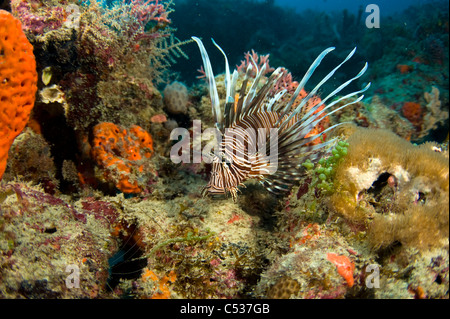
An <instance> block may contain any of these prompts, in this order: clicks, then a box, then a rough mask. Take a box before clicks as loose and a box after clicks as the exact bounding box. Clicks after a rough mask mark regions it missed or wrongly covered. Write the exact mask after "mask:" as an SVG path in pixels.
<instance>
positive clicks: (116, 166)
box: [91, 122, 153, 193]
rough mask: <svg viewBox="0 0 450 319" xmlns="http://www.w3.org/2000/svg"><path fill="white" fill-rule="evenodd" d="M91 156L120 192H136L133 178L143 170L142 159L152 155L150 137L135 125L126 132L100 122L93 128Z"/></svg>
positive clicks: (137, 188) (135, 181)
mask: <svg viewBox="0 0 450 319" xmlns="http://www.w3.org/2000/svg"><path fill="white" fill-rule="evenodd" d="M92 144H93V145H92V149H91V155H92V157H93V159H94V160H95V161H96V162H97V164H98V165H99V166H101V167H102V168H104V169H105V178H106V179H107V180H110V181H111V180H112V181H114V182H115V185H116V187H117V188H118V189H120V190H121V191H122V192H124V193H139V192H141V187H140V186H139V183H138V181H137V179H138V175H139V174H140V173H142V171H143V162H142V160H143V159H145V158H150V157H151V156H152V155H153V140H152V137H151V136H150V134H149V133H147V132H146V131H145V130H144V129H142V128H141V127H139V126H137V125H133V126H132V127H131V128H130V129H129V130H128V131H127V130H126V129H124V128H122V127H120V126H118V125H115V124H113V123H108V122H103V123H100V124H97V125H96V126H95V127H94V138H93V143H92Z"/></svg>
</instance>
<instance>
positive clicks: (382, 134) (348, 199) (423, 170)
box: [330, 127, 449, 248]
mask: <svg viewBox="0 0 450 319" xmlns="http://www.w3.org/2000/svg"><path fill="white" fill-rule="evenodd" d="M341 131H342V132H344V134H345V135H350V137H349V138H348V143H349V147H348V154H347V156H346V157H345V158H344V160H343V162H342V163H341V164H340V165H339V166H338V167H337V169H336V175H335V189H336V192H335V193H334V194H333V195H332V196H331V198H330V203H331V205H332V207H333V208H334V209H335V210H336V211H337V212H338V213H340V214H341V215H342V216H344V217H345V218H346V219H347V220H350V221H352V222H356V223H362V224H366V225H368V226H369V238H370V240H371V243H372V245H373V246H374V247H382V246H386V245H389V244H391V243H392V242H394V241H399V242H401V243H402V244H404V245H406V246H408V245H410V246H415V247H422V248H425V247H430V246H434V245H438V244H439V242H440V240H443V239H445V238H447V239H448V234H449V230H448V221H449V209H448V203H449V179H448V178H449V163H448V159H447V158H446V157H445V156H444V155H443V154H441V153H440V152H439V148H436V147H432V145H431V144H429V143H426V144H423V145H420V146H415V145H413V144H411V143H409V142H407V141H405V140H403V139H401V138H400V137H398V136H396V135H395V134H393V133H391V132H389V131H385V130H375V129H363V128H354V127H353V128H352V127H350V128H349V127H346V128H344V129H343V130H341ZM382 174H384V175H389V176H392V179H393V180H395V184H396V185H395V190H393V193H392V198H390V199H389V206H387V207H388V209H386V211H384V212H383V213H382V214H380V213H379V211H377V210H376V207H377V205H380V203H381V204H382V205H383V204H385V203H383V202H381V201H380V203H377V202H374V200H373V198H370V196H369V194H368V193H369V192H368V189H369V188H371V187H372V186H373V185H374V182H376V181H377V180H378V179H379V178H380V176H381V175H382ZM386 187H390V186H386ZM383 201H385V199H383ZM372 219H373V220H372ZM370 220H372V221H370Z"/></svg>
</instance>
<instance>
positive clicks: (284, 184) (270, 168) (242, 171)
mask: <svg viewBox="0 0 450 319" xmlns="http://www.w3.org/2000/svg"><path fill="white" fill-rule="evenodd" d="M192 39H193V40H195V41H196V42H197V44H198V46H199V49H200V53H201V56H202V60H203V65H204V70H205V74H206V78H207V81H208V85H209V93H210V98H211V103H212V112H213V116H214V119H215V122H216V146H215V149H214V154H212V155H211V156H212V171H211V178H210V181H209V183H208V185H207V186H206V188H205V193H209V194H211V195H219V194H220V195H223V194H225V195H226V194H228V193H230V194H231V195H232V197H233V199H236V197H237V192H238V187H240V186H244V185H243V182H244V181H246V180H247V179H250V178H256V179H258V180H259V181H260V182H261V183H262V184H263V186H264V187H265V188H266V189H267V190H269V191H271V192H273V193H281V192H286V191H289V190H290V187H291V186H292V185H293V184H294V183H295V181H297V180H299V179H300V178H301V176H303V174H304V172H303V169H302V163H303V162H304V161H306V160H307V159H310V160H311V161H314V160H315V159H316V158H317V157H318V154H319V151H320V150H321V149H323V148H324V147H325V146H327V145H329V144H331V143H334V142H335V140H334V139H332V140H329V141H327V142H323V143H319V144H315V145H314V144H313V143H311V142H312V141H313V140H315V139H317V138H318V137H320V136H321V135H323V134H325V133H326V132H328V131H330V130H332V129H333V128H335V127H336V126H337V125H339V124H336V125H333V126H331V127H329V128H327V129H326V130H324V131H322V132H321V133H319V134H317V135H313V136H310V134H309V133H310V132H311V131H312V130H313V128H314V127H315V126H316V125H317V124H318V123H319V122H320V121H321V120H322V119H323V117H324V115H326V114H327V115H330V114H332V113H334V112H336V111H338V110H340V109H342V108H344V107H346V106H348V105H350V104H353V103H356V102H359V101H360V100H362V98H363V97H364V95H360V96H359V97H358V98H356V99H355V98H353V99H351V101H349V102H348V103H345V100H347V99H349V98H351V97H354V96H357V95H359V94H360V93H362V92H364V91H366V90H367V89H368V88H369V86H370V83H369V84H367V85H366V86H365V87H364V88H363V89H362V90H360V91H356V92H352V93H349V94H347V95H345V96H342V97H339V98H337V99H335V100H334V101H332V102H330V103H329V104H327V105H325V103H326V102H328V101H329V100H330V99H331V98H332V97H334V96H336V94H337V93H339V92H340V91H341V90H342V89H344V88H345V87H346V86H348V85H349V84H350V83H351V82H353V81H354V80H356V79H358V78H359V77H360V76H362V75H363V74H364V72H365V71H366V69H367V63H366V64H365V65H364V67H363V68H362V70H361V71H360V72H359V73H358V74H357V75H356V76H354V77H353V78H351V79H349V80H348V81H346V82H345V83H343V84H341V85H340V86H339V87H338V88H336V89H335V90H334V91H333V92H331V93H330V94H328V95H327V96H326V97H325V98H323V99H322V100H320V101H319V103H316V104H315V105H314V104H313V106H312V107H309V109H308V106H311V105H310V104H311V103H310V102H311V101H312V100H313V99H314V98H315V94H316V92H317V91H318V90H319V89H320V88H321V86H322V85H323V84H324V83H325V82H326V81H327V80H328V79H329V78H330V77H332V76H333V74H334V73H335V72H336V71H337V70H338V69H339V67H340V66H341V65H342V64H344V63H345V62H346V61H347V60H349V59H350V58H351V57H352V56H353V54H354V52H355V50H356V48H355V49H353V50H352V51H351V52H350V53H349V54H348V56H347V57H346V58H345V59H344V61H343V62H342V63H340V64H339V65H338V66H337V67H335V68H334V69H333V70H332V71H331V72H329V73H328V75H327V76H325V77H324V78H323V79H322V80H321V81H320V82H319V83H318V84H317V85H316V86H315V87H314V89H313V90H312V91H311V92H309V94H307V95H306V97H304V98H303V99H302V100H301V102H300V103H299V104H298V105H296V104H295V101H296V99H297V97H298V96H299V94H300V92H301V91H302V90H303V88H304V86H305V84H306V83H307V81H308V80H309V78H310V77H311V75H312V74H313V72H314V70H315V69H316V68H317V66H318V65H319V64H320V63H321V61H322V59H323V58H324V57H325V56H326V55H327V54H328V53H329V52H330V51H332V50H334V48H328V49H326V50H324V51H323V52H322V53H321V54H320V55H319V56H318V57H317V58H316V60H315V61H314V62H313V63H312V64H311V66H310V67H309V69H308V71H307V72H306V74H305V76H304V77H303V79H302V80H301V81H300V82H299V84H298V86H297V88H296V90H295V92H294V93H293V94H292V95H291V96H289V94H286V93H287V90H286V89H278V87H279V85H278V83H279V82H280V80H281V79H282V77H283V76H284V75H285V71H284V69H283V68H278V69H276V70H275V71H274V72H273V73H272V74H271V75H270V77H269V78H268V79H267V81H266V82H265V83H264V84H263V85H262V86H261V85H259V84H260V82H262V81H261V79H262V75H263V74H264V72H265V67H266V66H265V65H263V66H262V67H261V68H259V69H258V66H257V65H256V63H252V64H249V66H248V68H247V70H246V74H245V76H244V79H243V82H242V85H241V87H240V88H237V85H236V83H237V79H238V72H237V70H234V72H233V74H230V68H229V65H228V60H227V57H226V55H225V53H224V52H223V50H222V49H221V48H220V47H219V46H218V45H217V44H216V43H215V42H214V40H213V43H214V45H215V46H216V47H217V48H218V49H219V50H220V51H221V52H222V54H223V55H224V57H225V88H226V99H225V105H224V106H221V105H220V102H219V97H218V93H217V87H216V83H215V79H214V74H213V72H212V68H211V63H210V60H209V57H208V54H207V52H206V49H205V47H204V46H203V43H202V41H201V40H200V39H199V38H197V37H192ZM253 68H256V70H253ZM255 71H256V72H255ZM252 72H253V74H256V75H255V77H254V78H252V77H251V76H250V74H251V73H252ZM259 86H260V88H259V89H258V87H259ZM248 87H249V89H248V90H247V88H248ZM286 96H287V97H288V98H284V97H286ZM235 97H236V98H235ZM342 101H343V103H344V105H342V106H339V107H338V108H336V109H334V110H332V111H330V112H328V113H325V111H327V110H330V109H331V108H332V107H333V106H334V105H336V104H338V103H340V104H342V103H341V102H342Z"/></svg>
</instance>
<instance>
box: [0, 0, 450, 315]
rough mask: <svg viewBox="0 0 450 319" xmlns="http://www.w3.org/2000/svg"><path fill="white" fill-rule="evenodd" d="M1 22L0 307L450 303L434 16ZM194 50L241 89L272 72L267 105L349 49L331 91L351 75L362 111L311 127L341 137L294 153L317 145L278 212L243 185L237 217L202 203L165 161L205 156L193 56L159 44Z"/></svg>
mask: <svg viewBox="0 0 450 319" xmlns="http://www.w3.org/2000/svg"><path fill="white" fill-rule="evenodd" d="M0 7H1V8H2V9H6V10H9V11H10V12H11V14H12V16H14V17H15V18H12V16H11V14H9V13H7V12H5V11H2V10H0V122H1V123H0V124H1V125H0V126H1V129H0V150H1V152H0V176H1V175H3V176H2V180H1V183H0V298H1V299H3V298H34V299H37V298H108V299H110V298H152V299H175V298H211V299H217V298H226V299H230V298H250V299H256V298H264V299H267V298H269V299H288V298H291V299H298V298H405V299H412V298H417V299H423V298H433V299H441V298H446V299H448V298H449V294H448V287H449V274H448V271H449V240H448V239H449V224H448V223H449V208H448V207H449V179H448V178H449V176H448V174H449V164H448V159H449V155H448V127H449V124H448V116H449V114H448V100H449V93H448V78H449V77H448V48H449V45H448V3H444V2H442V1H438V2H436V4H424V5H420V6H413V7H411V8H410V9H406V10H404V11H403V12H399V13H398V14H395V15H393V16H391V17H387V16H384V15H383V16H382V21H381V23H382V25H383V27H382V28H379V29H369V28H365V27H364V26H363V20H364V19H363V15H364V12H363V10H362V9H360V10H359V11H358V12H355V13H354V14H352V13H351V12H349V11H346V10H343V11H340V12H334V13H332V12H328V11H327V12H319V11H314V10H307V11H302V12H295V11H294V10H289V9H287V8H282V7H279V6H277V5H276V4H275V3H274V2H273V1H251V0H239V1H238V0H232V1H228V0H227V1H225V0H215V1H209V0H208V1H207V0H196V1H194V0H184V1H180V2H177V3H176V7H175V8H176V11H174V9H173V8H174V6H173V1H164V0H159V1H155V0H127V1H124V0H89V1H75V0H65V1H61V0H49V1H38V0H12V1H6V4H5V1H3V2H1V4H0ZM230 16H232V17H233V19H231V20H230V19H229V17H230ZM336 17H338V18H336ZM311 20H314V21H316V23H314V24H311V23H310V21H311ZM19 21H20V22H19ZM211 21H214V23H211ZM205 25H208V28H206V29H205V27H204V26H205ZM224 25H226V26H227V27H226V28H224ZM21 29H22V30H23V32H22V31H21ZM243 30H245V32H243ZM299 30H300V31H299ZM212 34H214V39H215V41H216V42H217V43H219V44H220V45H221V47H223V48H224V49H225V48H226V51H227V58H228V60H229V62H230V64H231V65H236V66H237V67H238V69H239V71H240V72H239V74H238V78H237V80H236V81H237V86H240V85H241V84H242V83H243V81H244V77H245V75H244V72H242V71H243V70H245V68H246V67H247V66H248V65H250V64H255V65H258V67H261V66H262V65H266V72H267V73H266V74H265V75H264V76H262V78H261V81H260V82H259V83H258V86H259V87H261V86H263V85H264V84H265V83H266V81H267V77H268V76H270V71H271V70H272V69H273V68H272V67H276V66H279V65H282V66H284V67H285V68H284V69H283V76H282V77H281V79H280V81H279V83H277V85H276V89H277V90H279V89H285V90H286V91H287V92H286V94H285V96H284V97H283V98H289V97H290V96H292V94H293V92H294V91H295V89H296V88H297V87H298V85H299V83H298V82H296V81H295V79H298V78H299V77H300V76H302V75H303V74H304V73H305V71H306V69H305V68H306V67H307V63H303V62H305V61H311V60H312V59H313V57H315V56H316V55H317V53H318V52H320V51H321V50H323V49H324V48H325V47H330V46H336V47H339V48H343V50H336V51H339V52H338V53H337V54H336V56H335V58H336V59H341V58H342V59H343V58H344V57H341V56H340V55H341V54H344V53H347V48H348V49H350V48H352V47H354V45H355V43H357V44H358V53H357V54H356V55H355V56H354V58H355V60H356V63H354V64H352V65H345V66H343V69H342V71H343V72H342V74H335V75H333V76H335V77H342V79H337V80H342V82H344V81H347V80H348V75H350V74H352V75H353V74H354V73H355V72H354V71H355V69H358V71H359V69H360V67H361V65H362V63H363V62H365V61H366V60H367V61H368V62H369V69H368V72H367V76H366V75H365V76H364V77H362V78H361V79H360V82H359V83H358V84H357V86H358V87H360V86H361V84H364V83H366V82H369V81H370V82H372V86H371V88H370V90H369V91H368V92H367V95H366V98H364V99H362V100H361V101H359V102H357V103H354V104H352V105H351V106H348V107H345V108H343V109H341V110H338V111H336V112H334V113H332V114H329V113H330V112H327V111H328V110H326V112H325V113H324V114H323V117H321V121H320V122H319V123H318V124H317V125H316V126H315V127H314V128H313V129H312V130H311V132H310V136H312V135H314V134H317V133H320V132H323V131H324V130H325V129H327V128H329V127H331V126H333V125H335V124H337V123H343V122H350V123H352V125H343V126H340V127H339V128H338V129H337V130H334V131H330V132H326V136H324V137H323V139H315V140H313V141H312V142H311V144H310V145H311V146H312V145H314V144H318V143H322V142H323V140H324V139H325V138H326V139H329V138H333V137H334V138H336V143H333V144H330V145H329V146H327V148H326V149H324V151H323V153H320V154H319V158H318V160H317V162H305V163H304V165H303V170H302V171H304V175H303V176H301V177H300V179H299V181H298V183H297V184H296V185H295V186H294V187H293V188H292V189H291V191H290V193H289V194H288V195H286V196H283V197H282V196H274V195H273V194H271V193H269V192H267V191H266V190H265V189H264V188H263V187H262V186H261V185H260V184H258V183H257V182H255V181H252V180H250V181H247V182H246V183H245V187H242V188H241V189H240V192H241V193H240V196H239V197H238V199H237V201H236V202H233V201H231V200H230V199H220V198H210V197H202V189H203V188H204V187H205V185H206V184H207V180H208V178H209V177H210V173H211V166H210V165H209V164H207V163H204V162H202V163H182V164H175V163H173V162H172V161H171V160H170V151H171V147H172V145H173V144H174V143H176V141H173V140H170V133H171V131H172V130H173V129H174V128H177V127H183V128H185V129H186V130H187V132H189V134H190V135H189V138H190V141H199V140H200V139H201V145H202V146H204V145H205V144H206V143H207V142H208V141H207V140H206V138H205V139H204V137H203V136H202V137H199V136H194V131H193V124H192V121H193V120H201V122H202V128H203V129H206V128H211V127H214V120H213V117H212V113H211V103H210V99H209V96H208V93H207V85H205V82H204V80H203V79H201V76H200V77H199V79H200V81H198V82H196V83H194V84H192V83H191V81H193V80H195V76H196V71H195V70H196V69H198V68H199V65H200V57H199V56H198V52H197V48H195V47H193V46H190V45H185V44H187V43H188V42H189V41H180V40H178V38H180V39H186V38H190V37H191V36H192V35H196V36H199V37H203V38H209V37H210V36H211V35H212ZM236 39H239V41H236ZM30 43H31V44H30ZM14 50H16V51H14ZM18 50H19V51H21V53H20V54H19V53H18V52H19V51H18ZM194 50H195V51H194ZM208 51H209V50H208ZM209 52H211V56H210V58H211V61H213V60H214V62H217V61H223V56H221V55H220V52H213V51H209ZM243 52H247V53H244V55H243V54H242V53H243ZM257 52H260V53H264V54H258V53H257ZM268 53H270V65H269V54H268ZM33 54H34V56H33ZM187 55H189V56H190V57H191V58H192V59H193V60H192V63H177V64H176V65H174V62H175V61H176V60H177V59H178V58H179V57H187ZM242 56H243V58H242ZM181 61H184V60H181ZM335 62H336V61H334V59H333V58H332V59H331V60H330V62H329V63H331V64H333V66H335ZM327 63H328V61H325V60H324V61H323V63H322V64H321V65H320V66H319V67H318V68H317V73H315V75H313V77H315V76H316V75H317V77H321V76H323V72H324V71H323V69H327V67H328V66H329V65H327ZM214 64H216V63H214ZM219 66H221V64H219ZM322 67H323V69H322ZM222 71H223V70H221V69H218V70H214V72H215V73H217V74H219V73H220V72H222ZM200 72H202V70H201V69H200ZM203 73H204V71H203ZM346 76H347V77H346ZM224 78H225V74H219V75H217V77H216V82H217V86H218V88H217V89H218V95H219V98H220V99H221V100H222V101H221V102H223V99H224V98H225V95H226V90H225V86H224V85H223V83H224ZM312 80H314V78H312ZM191 84H192V85H191ZM326 85H327V84H325V87H324V91H327V90H328V89H330V87H326ZM311 89H312V88H310V87H305V88H304V89H303V90H302V91H301V92H300V94H299V98H298V100H297V101H295V103H294V104H293V107H296V106H298V105H299V103H300V101H301V99H303V98H304V97H305V96H306V95H307V92H310V90H311ZM334 89H336V88H332V90H334ZM349 89H353V88H351V87H350V88H349ZM36 91H38V94H36ZM320 91H321V90H320ZM320 91H318V93H317V95H316V96H314V97H312V98H311V100H310V102H309V103H308V105H305V108H304V110H303V114H306V113H307V112H308V110H310V108H311V107H313V106H314V105H317V103H320V102H321V101H322V99H323V96H320ZM330 91H331V90H330ZM35 99H36V100H35ZM327 104H328V103H327ZM33 105H34V107H33ZM340 106H343V104H341V103H338V104H337V105H336V106H335V107H336V108H339V107H340ZM31 108H33V110H31ZM321 110H323V108H320V109H319V110H318V112H320V111H321ZM26 125H27V126H28V127H25V126H26ZM332 134H333V135H332ZM6 160H7V161H6ZM5 167H6V169H5ZM278 169H282V167H279V168H278ZM3 170H4V172H3ZM77 287H79V288H77ZM267 302H270V301H267ZM171 310H172V309H168V313H169V312H170V311H171Z"/></svg>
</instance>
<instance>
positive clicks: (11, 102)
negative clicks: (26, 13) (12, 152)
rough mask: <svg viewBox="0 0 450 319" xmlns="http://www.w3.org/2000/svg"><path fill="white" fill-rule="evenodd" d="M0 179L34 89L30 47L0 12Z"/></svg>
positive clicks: (17, 24)
mask: <svg viewBox="0 0 450 319" xmlns="http://www.w3.org/2000/svg"><path fill="white" fill-rule="evenodd" d="M0 25H1V26H0V103H1V104H0V120H1V130H0V178H1V177H2V176H3V173H4V171H5V168H6V161H7V159H8V151H9V148H10V147H11V144H12V143H13V141H14V139H15V138H16V137H17V135H19V134H20V132H22V130H23V129H24V127H25V125H26V124H27V122H28V118H29V116H30V113H31V110H32V108H33V106H34V100H35V94H36V90H37V72H36V61H35V57H34V55H33V47H32V46H31V44H30V42H29V41H28V39H27V38H26V36H25V34H24V33H23V31H22V28H21V24H20V21H19V20H17V19H15V18H14V17H13V16H12V15H11V14H10V13H9V12H6V11H4V10H0Z"/></svg>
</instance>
